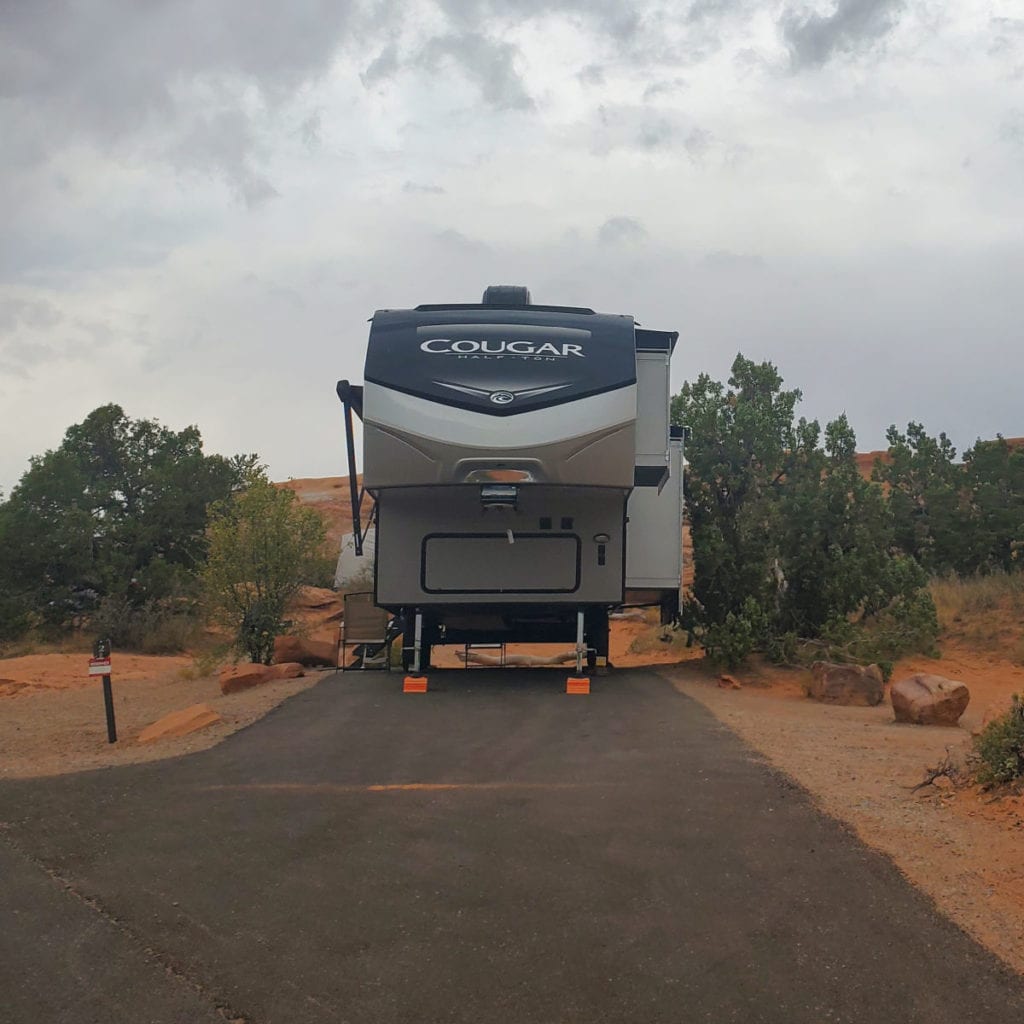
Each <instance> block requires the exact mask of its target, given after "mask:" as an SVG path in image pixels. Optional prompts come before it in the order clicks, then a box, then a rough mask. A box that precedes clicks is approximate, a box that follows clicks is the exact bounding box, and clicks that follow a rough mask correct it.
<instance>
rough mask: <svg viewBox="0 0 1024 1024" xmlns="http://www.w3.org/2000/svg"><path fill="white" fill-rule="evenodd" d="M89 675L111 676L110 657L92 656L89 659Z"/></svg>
mask: <svg viewBox="0 0 1024 1024" xmlns="http://www.w3.org/2000/svg"><path fill="white" fill-rule="evenodd" d="M89 675H91V676H109V675H110V659H109V658H90V659H89Z"/></svg>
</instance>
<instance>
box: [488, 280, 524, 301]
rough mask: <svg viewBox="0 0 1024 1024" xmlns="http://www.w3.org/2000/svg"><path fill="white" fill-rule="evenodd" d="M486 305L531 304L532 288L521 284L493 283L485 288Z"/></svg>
mask: <svg viewBox="0 0 1024 1024" xmlns="http://www.w3.org/2000/svg"><path fill="white" fill-rule="evenodd" d="M482 301H483V305H485V306H529V305H530V304H531V303H530V289H529V288H524V287H523V286H522V285H521V284H492V285H488V287H487V288H486V289H485V290H484V297H483V300H482Z"/></svg>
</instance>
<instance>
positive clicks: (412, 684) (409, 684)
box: [402, 676, 427, 693]
mask: <svg viewBox="0 0 1024 1024" xmlns="http://www.w3.org/2000/svg"><path fill="white" fill-rule="evenodd" d="M426 692H427V677H426V676H406V677H405V682H404V683H403V684H402V693H426Z"/></svg>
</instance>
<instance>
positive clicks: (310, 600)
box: [292, 587, 344, 611]
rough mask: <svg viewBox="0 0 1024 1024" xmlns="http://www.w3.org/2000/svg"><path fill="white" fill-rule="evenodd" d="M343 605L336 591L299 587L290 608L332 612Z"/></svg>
mask: <svg viewBox="0 0 1024 1024" xmlns="http://www.w3.org/2000/svg"><path fill="white" fill-rule="evenodd" d="M343 603H344V598H343V597H342V596H341V594H339V593H338V592H337V591H336V590H328V589H327V588H326V587H300V588H299V592H298V593H297V594H296V595H295V597H294V598H293V600H292V607H294V608H303V609H307V610H309V611H334V610H335V609H337V608H340V607H341V606H342V604H343Z"/></svg>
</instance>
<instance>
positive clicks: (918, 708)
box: [889, 672, 971, 725]
mask: <svg viewBox="0 0 1024 1024" xmlns="http://www.w3.org/2000/svg"><path fill="white" fill-rule="evenodd" d="M889 699H890V700H891V701H892V710H893V714H894V716H895V718H896V721H897V722H910V723H912V724H913V725H956V724H957V722H959V721H960V716H961V715H962V714H963V713H964V712H965V711H966V710H967V705H968V704H969V703H970V701H971V693H970V690H968V689H967V687H966V686H964V684H963V683H958V682H957V681H956V680H955V679H946V678H944V677H943V676H933V675H928V674H926V673H923V672H922V673H918V674H916V675H912V676H907V678H906V679H901V680H900V681H899V682H897V683H893V684H892V688H891V689H890V691H889Z"/></svg>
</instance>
